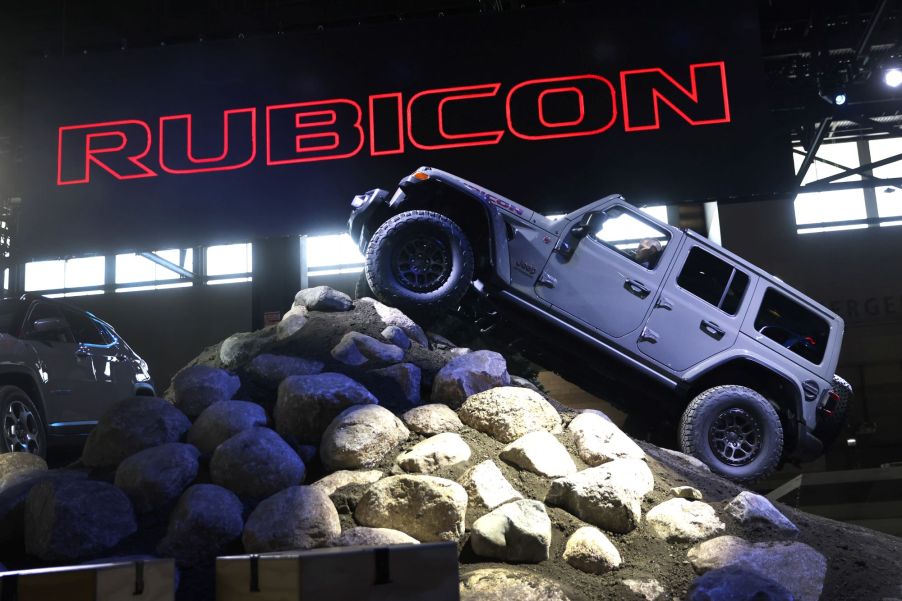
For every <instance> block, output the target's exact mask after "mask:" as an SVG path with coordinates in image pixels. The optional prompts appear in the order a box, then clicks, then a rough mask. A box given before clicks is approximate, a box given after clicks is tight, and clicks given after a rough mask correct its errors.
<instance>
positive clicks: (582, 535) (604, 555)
mask: <svg viewBox="0 0 902 601" xmlns="http://www.w3.org/2000/svg"><path fill="white" fill-rule="evenodd" d="M564 561H566V562H567V563H569V564H570V565H571V566H573V567H574V568H576V569H577V570H582V571H583V572H587V573H589V574H605V573H607V572H610V571H611V570H616V569H617V568H619V567H620V565H621V564H622V563H623V560H622V559H621V557H620V551H618V550H617V547H615V546H614V543H612V542H611V541H610V539H609V538H608V537H607V536H605V534H604V533H603V532H602V531H601V530H599V529H598V528H595V527H593V526H583V527H582V528H580V529H579V530H577V531H576V532H574V533H573V535H572V536H571V537H570V538H568V539H567V545H566V546H565V547H564Z"/></svg>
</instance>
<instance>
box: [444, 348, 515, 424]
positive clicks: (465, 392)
mask: <svg viewBox="0 0 902 601" xmlns="http://www.w3.org/2000/svg"><path fill="white" fill-rule="evenodd" d="M510 381H511V379H510V374H508V373H507V362H506V361H505V360H504V357H502V356H501V355H500V354H498V353H496V352H494V351H476V352H474V353H467V354H466V355H461V356H460V357H456V358H454V359H452V360H451V361H450V362H449V363H448V364H447V365H445V366H444V367H443V368H442V369H440V370H439V372H438V373H437V374H435V378H434V379H433V380H432V400H433V401H435V402H441V403H445V404H446V405H448V406H450V407H452V408H454V409H456V408H458V407H460V406H461V405H462V404H463V402H464V401H466V400H467V398H468V397H470V396H472V395H474V394H476V393H479V392H483V391H484V390H489V389H490V388H495V387H497V386H508V385H509V384H510ZM508 442H509V441H508Z"/></svg>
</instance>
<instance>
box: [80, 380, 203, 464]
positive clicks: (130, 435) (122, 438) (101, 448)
mask: <svg viewBox="0 0 902 601" xmlns="http://www.w3.org/2000/svg"><path fill="white" fill-rule="evenodd" d="M189 428H191V421H190V420H189V419H188V418H187V417H185V414H184V413H182V412H181V411H179V410H178V409H176V408H175V407H173V406H172V405H171V404H170V403H168V402H166V401H164V400H163V399H158V398H154V397H149V396H139V397H134V398H130V399H125V400H123V401H120V402H118V403H116V404H115V405H113V406H112V407H110V409H109V410H107V412H106V413H104V414H103V416H102V417H101V418H100V421H99V422H98V423H97V426H95V427H94V429H93V430H92V431H91V434H90V436H88V440H87V442H86V443H85V448H84V451H83V452H82V456H81V459H82V462H83V463H84V464H85V465H87V466H88V467H116V466H117V465H119V463H120V462H122V460H123V459H125V458H126V457H129V456H131V455H134V454H135V453H137V452H138V451H143V450H144V449H149V448H150V447H155V446H158V445H161V444H164V443H167V442H178V441H180V440H182V437H184V436H185V433H186V432H188V429H189Z"/></svg>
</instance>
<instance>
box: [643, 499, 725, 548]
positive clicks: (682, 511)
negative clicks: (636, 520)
mask: <svg viewBox="0 0 902 601" xmlns="http://www.w3.org/2000/svg"><path fill="white" fill-rule="evenodd" d="M645 523H646V525H647V526H648V529H649V530H650V531H651V533H652V534H654V535H655V536H656V537H658V538H660V539H662V540H666V541H668V542H681V543H693V542H697V541H700V540H705V539H707V538H711V537H712V536H714V535H715V534H719V533H721V532H723V531H724V529H725V528H726V526H725V525H724V523H723V522H721V521H720V518H718V517H717V512H715V511H714V508H713V507H711V506H710V505H708V504H707V503H703V502H701V501H687V500H686V499H670V500H668V501H664V502H663V503H661V504H660V505H656V506H655V507H653V508H651V509H650V510H649V512H648V514H647V515H646V516H645Z"/></svg>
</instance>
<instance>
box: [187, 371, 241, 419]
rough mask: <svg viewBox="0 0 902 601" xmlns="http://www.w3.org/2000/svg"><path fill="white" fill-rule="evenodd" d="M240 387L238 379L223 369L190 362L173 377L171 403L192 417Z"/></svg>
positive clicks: (226, 397) (227, 396)
mask: <svg viewBox="0 0 902 601" xmlns="http://www.w3.org/2000/svg"><path fill="white" fill-rule="evenodd" d="M240 387H241V380H239V379H238V376H233V375H232V374H230V373H229V372H227V371H226V370H224V369H217V368H215V367H210V366H209V365H192V366H191V367H186V368H185V369H183V370H181V371H180V372H178V373H177V374H175V377H174V378H173V379H172V402H173V404H174V405H175V406H176V407H178V409H179V410H181V411H182V413H184V414H185V415H187V416H188V417H190V418H191V419H194V418H195V417H197V416H198V415H200V414H201V413H202V412H203V410H204V409H206V408H207V407H209V406H210V405H212V404H213V403H215V402H216V401H228V400H230V399H231V398H232V397H233V396H235V393H236V392H238V389H239V388H240Z"/></svg>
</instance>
